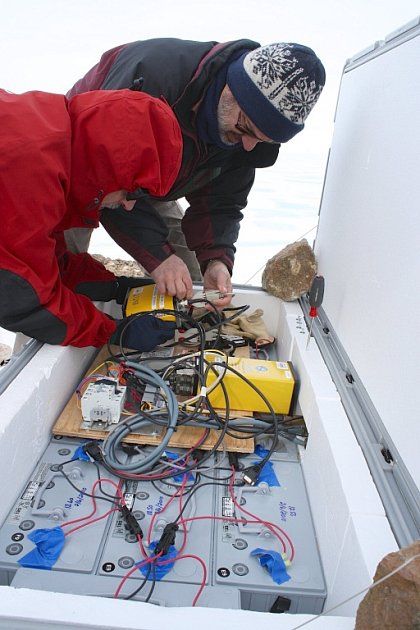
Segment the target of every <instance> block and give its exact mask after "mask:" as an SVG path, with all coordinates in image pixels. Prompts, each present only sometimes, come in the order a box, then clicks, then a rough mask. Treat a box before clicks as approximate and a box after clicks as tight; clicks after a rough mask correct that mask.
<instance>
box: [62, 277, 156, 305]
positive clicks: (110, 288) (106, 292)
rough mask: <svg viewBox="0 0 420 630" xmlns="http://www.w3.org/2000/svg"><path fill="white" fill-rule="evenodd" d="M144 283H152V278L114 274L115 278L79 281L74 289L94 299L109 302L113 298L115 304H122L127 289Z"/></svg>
mask: <svg viewBox="0 0 420 630" xmlns="http://www.w3.org/2000/svg"><path fill="white" fill-rule="evenodd" d="M146 284H153V280H152V279H151V278H129V277H128V276H116V277H115V280H100V281H93V280H90V281H88V282H79V284H78V285H77V286H75V288H74V291H75V293H81V294H82V295H86V296H87V297H88V298H90V299H91V300H94V301H98V302H109V301H110V300H115V301H116V302H117V304H123V303H124V300H125V296H126V295H127V291H129V290H130V289H132V288H133V287H143V286H144V285H146Z"/></svg>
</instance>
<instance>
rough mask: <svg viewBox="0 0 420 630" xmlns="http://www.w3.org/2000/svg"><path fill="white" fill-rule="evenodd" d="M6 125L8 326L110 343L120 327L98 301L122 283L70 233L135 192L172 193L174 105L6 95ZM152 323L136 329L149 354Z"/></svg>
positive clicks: (4, 284) (3, 180) (116, 94)
mask: <svg viewBox="0 0 420 630" xmlns="http://www.w3.org/2000/svg"><path fill="white" fill-rule="evenodd" d="M0 128H1V130H2V135H1V141H0V147H1V152H0V215H1V224H2V225H1V230H0V326H2V327H3V328H6V329H8V330H11V331H14V332H22V333H24V334H26V335H28V336H30V337H33V338H35V339H38V340H40V341H44V342H48V343H52V344H60V345H72V346H77V347H83V346H101V345H103V344H104V343H106V342H107V341H109V340H110V338H111V337H112V335H113V334H114V333H115V332H116V330H117V323H116V322H115V321H114V320H112V319H110V318H109V317H108V316H106V315H104V314H103V313H102V312H101V311H99V310H98V309H97V308H96V307H95V306H94V304H93V303H92V301H91V300H92V299H98V298H99V299H100V298H103V299H105V298H108V299H111V298H113V297H116V296H117V293H118V288H119V287H118V282H117V279H116V278H115V276H114V275H113V274H112V273H110V272H108V271H107V270H106V269H105V268H104V267H103V266H102V265H101V264H100V263H98V262H97V261H96V260H95V259H93V258H92V257H91V256H89V255H88V254H78V255H76V254H72V253H70V252H69V251H67V249H66V246H65V242H64V236H63V231H64V230H66V229H68V228H73V227H86V226H90V227H93V228H94V227H97V226H98V224H99V218H100V209H101V207H103V206H104V205H106V206H107V207H108V208H109V207H112V204H113V203H115V202H118V205H119V210H120V211H121V210H122V209H124V211H125V212H129V211H130V210H131V208H132V206H133V205H134V202H133V201H127V200H126V194H127V192H128V193H130V192H133V191H135V190H136V191H137V192H138V191H139V190H140V189H141V190H144V191H145V194H146V193H147V194H151V195H153V196H155V197H161V196H163V195H165V194H167V192H168V191H169V190H170V188H171V187H172V185H173V183H174V181H175V179H176V177H177V175H178V171H179V168H180V164H181V157H182V137H181V132H180V128H179V124H178V122H177V120H176V118H175V116H174V114H173V113H172V111H171V109H170V108H169V107H168V105H167V104H166V103H165V102H163V101H162V100H160V99H158V98H152V97H151V96H148V95H146V94H142V93H139V92H133V91H130V90H118V91H116V90H115V91H114V90H111V91H106V92H105V91H100V92H99V91H94V92H89V93H86V94H81V95H79V96H76V97H74V98H72V99H70V100H69V99H67V98H66V97H65V96H62V95H58V94H49V93H45V92H28V93H25V94H21V95H18V94H11V93H9V92H6V91H4V90H0ZM108 202H109V203H108ZM170 253H171V252H168V254H170ZM101 287H103V289H104V291H102V290H101ZM191 290H192V285H191V280H190V278H189V276H188V274H187V277H186V285H185V288H184V291H185V293H186V294H188V293H190V292H191ZM88 296H89V297H88ZM142 319H143V320H144V318H142ZM151 320H153V321H152V324H153V325H154V320H155V318H151ZM138 321H139V324H140V322H141V320H138ZM149 325H150V323H147V320H144V321H143V322H142V324H141V325H139V326H137V329H136V334H137V337H136V335H133V334H132V335H131V341H134V344H135V345H132V346H131V347H133V348H138V349H140V350H143V349H147V348H146V347H144V346H145V345H146V346H147V345H148V343H147V341H148V340H147V337H148V336H149V335H150V330H149V328H148V327H149ZM146 330H147V332H146V333H145V332H144V331H146ZM145 335H146V336H145ZM164 337H165V335H164ZM166 338H167V337H166ZM161 340H162V339H161V338H159V340H158V341H161ZM144 342H145V343H144Z"/></svg>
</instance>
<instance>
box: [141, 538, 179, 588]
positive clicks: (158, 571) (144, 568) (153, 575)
mask: <svg viewBox="0 0 420 630" xmlns="http://www.w3.org/2000/svg"><path fill="white" fill-rule="evenodd" d="M157 544H158V541H157V540H154V541H153V542H151V543H150V545H149V549H151V551H154V550H155V547H156V545H157ZM177 553H178V551H177V550H176V548H175V547H174V546H173V545H171V546H170V547H169V550H168V553H166V554H165V555H164V556H159V558H157V559H156V562H155V570H154V572H153V571H150V568H149V563H147V564H140V566H139V571H140V572H141V573H142V574H143V575H144V576H146V575H148V578H147V579H148V580H156V581H157V582H159V581H160V580H161V579H162V578H164V577H165V575H166V574H167V573H169V571H170V570H171V569H172V567H173V566H174V564H175V557H176V555H177ZM172 558H174V561H173V562H166V561H167V560H171V559H172ZM162 562H165V564H159V563H162Z"/></svg>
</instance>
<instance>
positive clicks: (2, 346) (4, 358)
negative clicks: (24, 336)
mask: <svg viewBox="0 0 420 630" xmlns="http://www.w3.org/2000/svg"><path fill="white" fill-rule="evenodd" d="M11 356H12V348H11V347H10V346H8V345H7V344H6V343H0V365H4V364H5V363H7V362H8V360H9V359H10V357H11Z"/></svg>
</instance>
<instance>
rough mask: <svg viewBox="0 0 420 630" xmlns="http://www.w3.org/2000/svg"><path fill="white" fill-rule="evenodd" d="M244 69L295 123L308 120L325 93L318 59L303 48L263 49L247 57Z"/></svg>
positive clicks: (269, 98) (278, 45)
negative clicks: (319, 75)
mask: <svg viewBox="0 0 420 630" xmlns="http://www.w3.org/2000/svg"><path fill="white" fill-rule="evenodd" d="M244 68H245V70H246V72H247V73H248V75H249V76H250V78H251V79H252V81H253V82H254V83H255V85H256V86H258V88H259V89H260V90H261V92H262V93H263V94H264V96H265V97H266V98H267V99H268V100H269V101H270V103H271V104H272V105H273V106H274V107H275V108H276V109H277V110H279V111H280V112H281V113H282V114H283V116H285V117H286V118H287V119H288V120H290V121H291V122H294V123H303V122H304V121H305V120H306V118H307V117H308V115H309V113H310V112H311V110H312V108H313V106H314V105H315V103H316V102H317V100H318V98H319V96H320V94H321V91H322V87H323V82H322V83H321V80H322V79H321V77H318V76H317V75H318V73H319V68H318V66H317V63H316V57H315V55H314V53H313V51H312V50H311V49H309V48H306V47H303V46H299V45H295V44H270V45H268V46H261V47H260V48H257V49H255V50H253V51H252V52H251V53H249V54H248V55H247V56H246V57H245V59H244ZM317 78H318V80H317Z"/></svg>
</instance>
